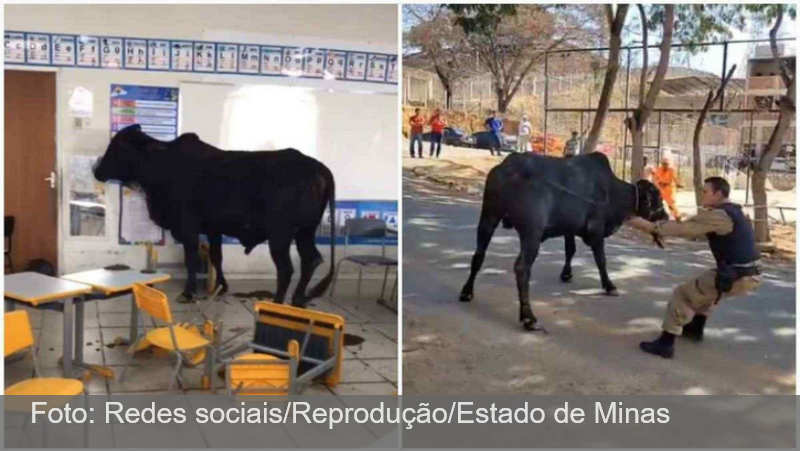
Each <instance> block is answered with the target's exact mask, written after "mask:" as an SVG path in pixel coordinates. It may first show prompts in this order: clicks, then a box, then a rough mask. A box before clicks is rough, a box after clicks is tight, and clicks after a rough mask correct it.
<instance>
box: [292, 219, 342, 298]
mask: <svg viewBox="0 0 800 451" xmlns="http://www.w3.org/2000/svg"><path fill="white" fill-rule="evenodd" d="M316 231H317V228H316V227H307V228H301V229H298V230H297V233H296V234H295V244H297V252H298V253H299V254H300V281H299V282H297V288H295V290H294V294H293V295H292V305H294V306H303V305H305V304H306V288H308V283H309V282H310V281H311V276H313V275H314V270H316V269H317V266H319V265H321V264H322V254H320V253H319V251H318V250H317V246H316V244H315V243H314V239H315V237H316ZM331 264H333V263H331Z"/></svg>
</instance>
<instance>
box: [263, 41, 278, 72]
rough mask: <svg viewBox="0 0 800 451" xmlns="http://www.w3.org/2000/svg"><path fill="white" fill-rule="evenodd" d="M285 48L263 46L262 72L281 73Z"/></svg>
mask: <svg viewBox="0 0 800 451" xmlns="http://www.w3.org/2000/svg"><path fill="white" fill-rule="evenodd" d="M282 62H283V50H281V48H280V47H262V48H261V73H262V74H265V75H280V73H281V68H282V67H283V64H282Z"/></svg>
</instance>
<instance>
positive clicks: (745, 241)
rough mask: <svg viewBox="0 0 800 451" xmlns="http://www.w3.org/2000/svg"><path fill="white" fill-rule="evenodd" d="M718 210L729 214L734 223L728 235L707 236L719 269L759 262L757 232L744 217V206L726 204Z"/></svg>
mask: <svg viewBox="0 0 800 451" xmlns="http://www.w3.org/2000/svg"><path fill="white" fill-rule="evenodd" d="M717 208H718V209H720V210H722V211H724V212H725V213H727V215H728V216H729V217H730V218H731V220H732V221H733V231H732V232H731V233H729V234H727V235H718V234H716V233H709V234H708V235H707V237H708V244H709V245H710V246H711V253H712V254H714V259H715V260H716V261H717V267H718V268H722V267H723V266H725V265H743V264H746V263H751V262H754V261H756V260H758V258H759V254H758V251H757V250H756V238H755V231H754V230H753V227H752V226H751V225H750V221H748V220H747V217H746V216H745V215H744V212H743V211H742V206H741V205H738V204H734V203H731V202H726V203H724V204H722V205H720V206H719V207H717Z"/></svg>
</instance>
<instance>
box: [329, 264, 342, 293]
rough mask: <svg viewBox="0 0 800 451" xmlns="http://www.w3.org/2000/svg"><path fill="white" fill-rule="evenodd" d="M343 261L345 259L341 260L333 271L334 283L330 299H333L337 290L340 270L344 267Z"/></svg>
mask: <svg viewBox="0 0 800 451" xmlns="http://www.w3.org/2000/svg"><path fill="white" fill-rule="evenodd" d="M342 263H344V260H339V263H337V264H336V271H335V272H334V273H333V284H332V285H331V294H330V300H331V301H332V300H333V292H334V291H336V281H337V280H339V270H340V269H342Z"/></svg>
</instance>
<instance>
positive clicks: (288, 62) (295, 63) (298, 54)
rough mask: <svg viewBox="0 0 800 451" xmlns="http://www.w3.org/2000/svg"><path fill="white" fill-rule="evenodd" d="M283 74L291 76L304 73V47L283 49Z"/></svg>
mask: <svg viewBox="0 0 800 451" xmlns="http://www.w3.org/2000/svg"><path fill="white" fill-rule="evenodd" d="M283 74H284V75H289V76H291V77H299V76H300V75H303V49H293V48H288V49H283Z"/></svg>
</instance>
